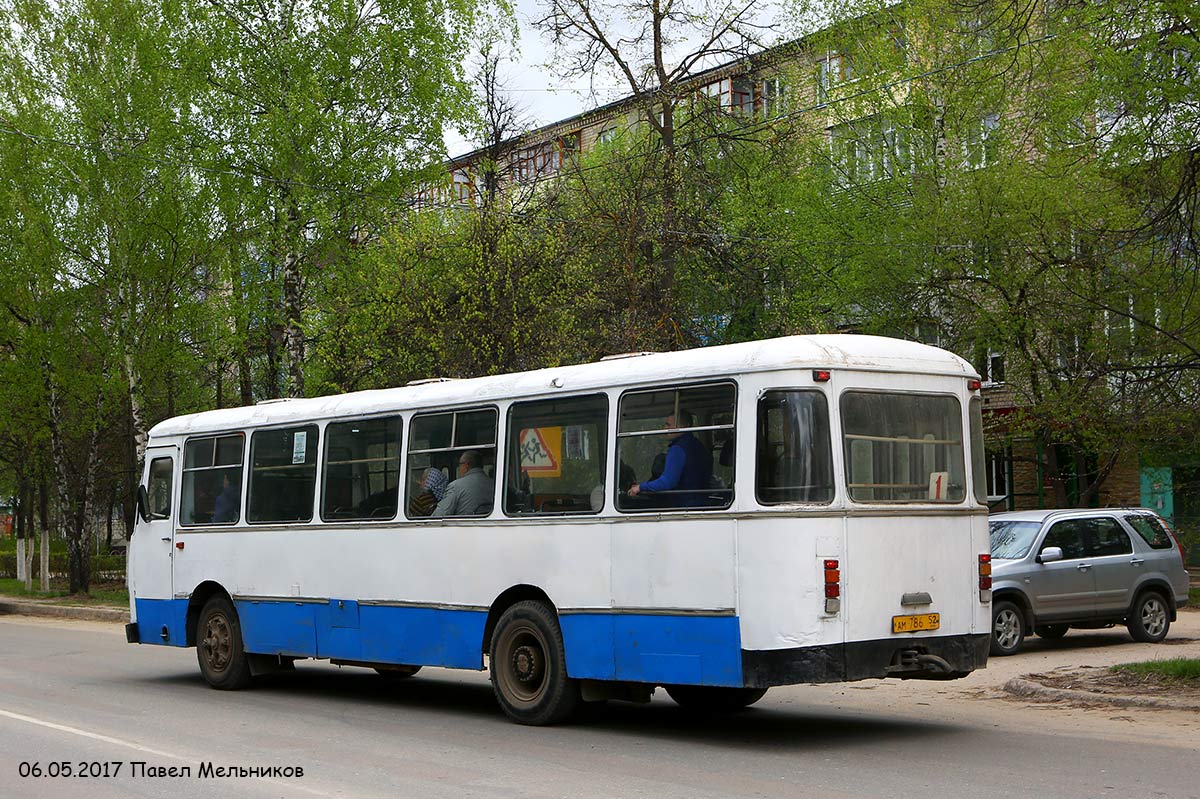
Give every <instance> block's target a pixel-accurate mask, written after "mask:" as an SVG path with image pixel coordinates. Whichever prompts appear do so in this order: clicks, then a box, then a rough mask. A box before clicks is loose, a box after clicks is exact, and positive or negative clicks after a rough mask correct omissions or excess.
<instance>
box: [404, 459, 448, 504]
mask: <svg viewBox="0 0 1200 799" xmlns="http://www.w3.org/2000/svg"><path fill="white" fill-rule="evenodd" d="M449 482H450V481H449V480H447V479H446V475H445V474H443V473H442V470H441V469H438V468H436V467H433V466H430V467H429V468H428V469H426V470H425V473H424V474H423V475H421V484H420V485H419V486H417V493H416V494H415V495H414V496H413V497H412V499H410V500H409V501H408V515H409V516H429V515H430V514H432V513H433V511H434V509H435V508H437V506H438V503H439V502H441V501H442V498H443V497H445V496H446V486H447V485H448V484H449Z"/></svg>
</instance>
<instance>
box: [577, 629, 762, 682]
mask: <svg viewBox="0 0 1200 799" xmlns="http://www.w3.org/2000/svg"><path fill="white" fill-rule="evenodd" d="M559 623H560V625H561V626H562V631H563V643H564V644H565V645H566V650H567V673H568V674H570V675H571V676H572V677H575V678H578V679H593V680H623V681H628V682H646V683H658V684H666V685H670V684H680V685H726V686H741V685H742V684H743V683H742V649H741V632H740V629H739V626H738V620H737V617H735V616H670V615H660V614H653V615H652V614H644V615H640V614H606V613H579V614H570V613H568V614H564V615H562V616H560V617H559Z"/></svg>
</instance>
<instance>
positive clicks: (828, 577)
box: [825, 569, 842, 583]
mask: <svg viewBox="0 0 1200 799" xmlns="http://www.w3.org/2000/svg"><path fill="white" fill-rule="evenodd" d="M841 581H842V573H841V572H840V571H838V570H837V569H826V570H825V582H827V583H840V582H841Z"/></svg>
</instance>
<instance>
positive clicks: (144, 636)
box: [134, 599, 188, 646]
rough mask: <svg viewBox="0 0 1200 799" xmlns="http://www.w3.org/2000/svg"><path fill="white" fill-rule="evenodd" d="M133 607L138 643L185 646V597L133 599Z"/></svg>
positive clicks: (186, 605) (186, 604)
mask: <svg viewBox="0 0 1200 799" xmlns="http://www.w3.org/2000/svg"><path fill="white" fill-rule="evenodd" d="M134 607H135V609H136V610H137V626H138V643H142V644H158V645H160V646H187V609H188V601H187V600H186V599H135V600H134ZM164 633H165V636H164Z"/></svg>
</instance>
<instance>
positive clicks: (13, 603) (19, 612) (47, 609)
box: [0, 599, 129, 623]
mask: <svg viewBox="0 0 1200 799" xmlns="http://www.w3.org/2000/svg"><path fill="white" fill-rule="evenodd" d="M3 615H11V616H43V617H49V618H56V619H82V620H84V621H110V622H121V623H124V622H127V621H129V611H128V610H125V609H122V608H83V607H78V606H76V605H52V604H50V603H47V602H22V601H21V600H17V599H0V616H3Z"/></svg>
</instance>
